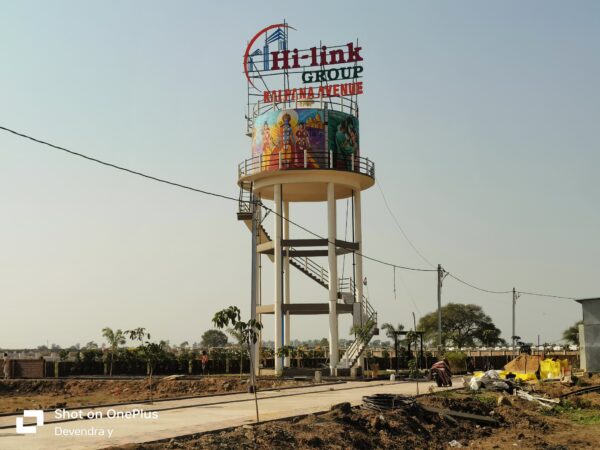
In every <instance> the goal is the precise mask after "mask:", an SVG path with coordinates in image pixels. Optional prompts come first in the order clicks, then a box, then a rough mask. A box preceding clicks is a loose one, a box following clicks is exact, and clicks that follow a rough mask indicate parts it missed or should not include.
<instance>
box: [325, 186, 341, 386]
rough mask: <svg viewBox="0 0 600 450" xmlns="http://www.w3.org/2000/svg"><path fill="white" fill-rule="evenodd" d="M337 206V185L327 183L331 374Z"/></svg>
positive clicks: (335, 323)
mask: <svg viewBox="0 0 600 450" xmlns="http://www.w3.org/2000/svg"><path fill="white" fill-rule="evenodd" d="M336 222H337V221H336V208H335V185H334V184H333V183H328V184H327V239H328V241H329V243H328V245H327V256H328V262H329V352H330V354H329V362H330V368H331V375H336V372H337V370H336V366H337V364H338V358H339V355H338V317H337V296H338V275H337V255H336V253H335V239H336V228H337V223H336Z"/></svg>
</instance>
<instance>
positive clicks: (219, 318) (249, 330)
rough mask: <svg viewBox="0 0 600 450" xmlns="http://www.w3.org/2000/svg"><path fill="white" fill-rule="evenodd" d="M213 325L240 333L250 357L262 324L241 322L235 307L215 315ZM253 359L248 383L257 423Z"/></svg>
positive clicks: (254, 321) (253, 321)
mask: <svg viewBox="0 0 600 450" xmlns="http://www.w3.org/2000/svg"><path fill="white" fill-rule="evenodd" d="M212 322H213V324H214V325H215V326H216V327H217V328H221V329H222V328H226V327H228V326H229V325H231V327H232V328H233V329H234V330H236V332H238V333H240V336H241V337H242V342H243V343H244V346H245V347H246V350H247V351H248V355H249V356H250V350H251V348H252V345H253V344H256V342H257V341H258V337H259V335H260V330H262V324H261V323H260V322H258V321H257V320H255V319H250V320H248V321H247V322H244V321H242V314H241V312H240V309H239V308H238V307H237V306H230V307H229V308H225V309H223V310H221V311H218V312H217V313H215V315H214V317H213V319H212ZM252 361H253V358H252V357H251V356H250V383H251V386H252V392H254V404H255V406H256V422H258V421H259V417H258V397H257V395H256V377H255V374H254V367H253V362H252Z"/></svg>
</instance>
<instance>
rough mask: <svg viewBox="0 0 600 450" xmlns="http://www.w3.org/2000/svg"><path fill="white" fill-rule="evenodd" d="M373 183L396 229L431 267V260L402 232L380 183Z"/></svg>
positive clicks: (432, 265) (433, 265)
mask: <svg viewBox="0 0 600 450" xmlns="http://www.w3.org/2000/svg"><path fill="white" fill-rule="evenodd" d="M375 183H376V184H377V187H378V188H379V192H380V193H381V198H383V203H384V204H385V207H386V208H387V210H388V212H389V213H390V216H392V219H394V223H395V224H396V226H397V227H398V229H399V230H400V232H401V233H402V236H404V239H406V242H408V243H409V244H410V246H411V247H412V249H413V250H414V251H415V253H416V254H417V255H419V256H420V257H421V259H422V260H423V261H425V263H426V264H428V265H429V266H431V267H435V264H432V263H431V261H429V260H428V259H427V258H425V256H424V255H423V253H421V252H420V251H419V249H418V248H417V247H416V246H415V245H414V244H413V243H412V241H411V240H410V239H409V238H408V235H407V234H406V233H405V232H404V229H403V228H402V225H400V222H399V221H398V219H397V218H396V215H395V214H394V212H393V211H392V208H390V205H389V204H388V201H387V198H386V197H385V194H384V193H383V188H382V187H381V183H379V181H378V180H377V181H376V182H375Z"/></svg>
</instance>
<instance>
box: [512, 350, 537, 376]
mask: <svg viewBox="0 0 600 450" xmlns="http://www.w3.org/2000/svg"><path fill="white" fill-rule="evenodd" d="M541 359H542V358H541V357H540V356H537V355H536V356H531V355H525V354H523V355H519V356H517V357H516V358H515V359H513V360H512V361H510V362H509V363H508V364H506V365H505V366H504V370H508V371H510V372H515V373H517V372H518V373H528V372H535V371H536V370H538V368H539V367H540V360H541Z"/></svg>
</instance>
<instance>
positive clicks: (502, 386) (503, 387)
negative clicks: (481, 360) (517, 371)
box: [469, 370, 514, 394]
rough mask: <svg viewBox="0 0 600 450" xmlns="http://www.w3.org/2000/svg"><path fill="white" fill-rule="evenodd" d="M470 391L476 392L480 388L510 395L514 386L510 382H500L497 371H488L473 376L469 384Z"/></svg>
mask: <svg viewBox="0 0 600 450" xmlns="http://www.w3.org/2000/svg"><path fill="white" fill-rule="evenodd" d="M469 387H470V389H471V390H472V391H478V390H479V389H481V388H485V389H490V390H494V391H507V392H509V393H511V394H512V392H513V390H514V384H513V383H512V381H510V380H501V379H500V374H499V371H497V370H488V371H487V372H485V373H484V374H480V375H477V376H475V375H474V376H473V377H472V378H471V381H470V382H469Z"/></svg>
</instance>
